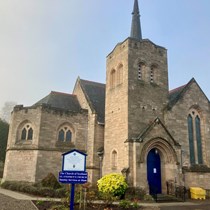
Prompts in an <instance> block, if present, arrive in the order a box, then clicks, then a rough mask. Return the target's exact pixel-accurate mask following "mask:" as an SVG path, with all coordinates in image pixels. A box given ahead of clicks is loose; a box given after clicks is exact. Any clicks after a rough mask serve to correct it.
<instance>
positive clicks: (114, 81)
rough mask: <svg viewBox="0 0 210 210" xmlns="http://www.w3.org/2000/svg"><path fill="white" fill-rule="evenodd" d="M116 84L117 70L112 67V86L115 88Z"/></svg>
mask: <svg viewBox="0 0 210 210" xmlns="http://www.w3.org/2000/svg"><path fill="white" fill-rule="evenodd" d="M115 85H116V70H115V69H112V71H111V73H110V88H114V87H115Z"/></svg>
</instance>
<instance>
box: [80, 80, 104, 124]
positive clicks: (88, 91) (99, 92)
mask: <svg viewBox="0 0 210 210" xmlns="http://www.w3.org/2000/svg"><path fill="white" fill-rule="evenodd" d="M79 82H80V85H81V88H82V90H83V92H84V94H85V97H86V99H87V101H88V103H89V105H90V108H91V109H92V111H93V112H95V113H96V114H97V120H98V122H99V123H103V124H104V115H105V87H106V86H105V84H102V83H98V82H92V81H88V80H83V79H79Z"/></svg>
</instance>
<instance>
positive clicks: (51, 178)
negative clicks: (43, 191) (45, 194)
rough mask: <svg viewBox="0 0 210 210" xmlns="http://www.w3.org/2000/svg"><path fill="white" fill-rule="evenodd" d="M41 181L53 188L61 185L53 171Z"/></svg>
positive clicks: (44, 185) (43, 184) (45, 185)
mask: <svg viewBox="0 0 210 210" xmlns="http://www.w3.org/2000/svg"><path fill="white" fill-rule="evenodd" d="M41 183H42V186H43V187H51V188H53V189H58V188H60V187H61V185H60V183H59V182H58V180H57V179H56V177H55V175H54V174H52V173H49V174H48V175H47V176H46V177H45V178H44V179H42V181H41Z"/></svg>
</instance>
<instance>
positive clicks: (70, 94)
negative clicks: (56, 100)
mask: <svg viewBox="0 0 210 210" xmlns="http://www.w3.org/2000/svg"><path fill="white" fill-rule="evenodd" d="M51 93H57V94H62V95H69V96H76V95H75V94H72V93H64V92H59V91H51Z"/></svg>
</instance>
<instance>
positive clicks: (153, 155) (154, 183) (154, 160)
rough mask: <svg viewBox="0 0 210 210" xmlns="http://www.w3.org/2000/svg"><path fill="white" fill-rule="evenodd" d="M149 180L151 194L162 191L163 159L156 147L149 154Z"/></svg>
mask: <svg viewBox="0 0 210 210" xmlns="http://www.w3.org/2000/svg"><path fill="white" fill-rule="evenodd" d="M147 180H148V184H149V192H150V194H158V193H161V192H162V188H161V161H160V155H159V152H158V150H157V149H156V148H153V149H151V150H150V151H149V153H148V156H147Z"/></svg>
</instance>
